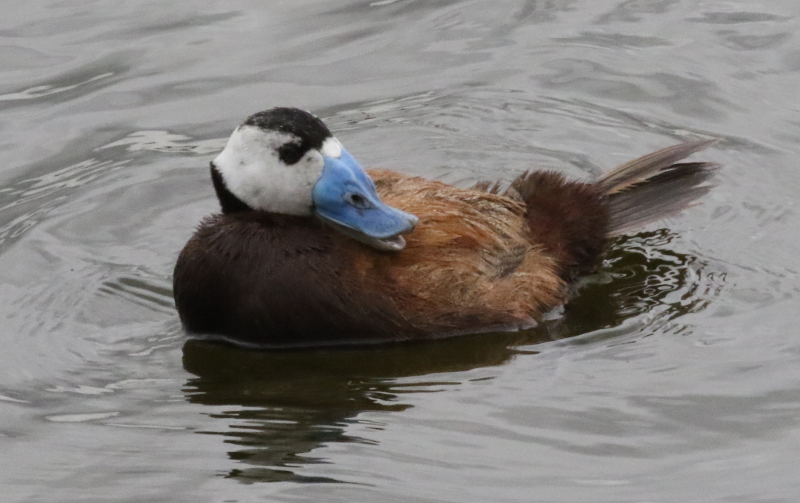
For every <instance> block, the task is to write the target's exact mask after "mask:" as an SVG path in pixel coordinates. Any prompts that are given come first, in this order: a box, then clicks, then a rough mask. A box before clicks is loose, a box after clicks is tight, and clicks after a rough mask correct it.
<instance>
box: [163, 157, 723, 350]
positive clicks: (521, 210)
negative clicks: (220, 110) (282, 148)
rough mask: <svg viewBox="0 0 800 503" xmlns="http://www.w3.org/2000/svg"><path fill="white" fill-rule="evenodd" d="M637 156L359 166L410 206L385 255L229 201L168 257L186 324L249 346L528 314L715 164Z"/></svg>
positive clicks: (450, 330) (361, 338)
mask: <svg viewBox="0 0 800 503" xmlns="http://www.w3.org/2000/svg"><path fill="white" fill-rule="evenodd" d="M709 143H710V142H695V143H687V144H683V145H678V146H676V147H671V148H670V149H664V150H662V151H659V152H656V153H654V154H651V155H650V156H645V157H644V158H641V159H637V160H636V161H633V162H631V163H628V164H626V165H624V166H621V167H619V168H617V169H616V170H614V171H612V172H610V173H608V174H607V175H605V176H604V177H601V178H600V179H598V180H596V181H594V182H592V183H584V182H577V181H566V180H565V179H564V178H563V177H562V176H561V175H558V174H555V173H551V172H534V173H531V174H525V175H523V176H521V177H519V178H518V179H517V180H515V181H514V182H513V183H512V185H511V188H510V189H508V190H507V191H506V192H505V193H504V194H498V193H497V192H498V191H497V190H496V188H495V189H490V188H489V185H488V184H482V185H480V186H479V187H476V188H473V189H459V188H455V187H452V186H449V185H446V184H443V183H440V182H435V181H429V180H425V179H423V178H418V177H406V176H403V175H400V174H398V173H394V172H391V171H386V170H372V171H369V174H370V176H371V177H372V178H373V180H374V181H375V184H376V186H377V189H378V193H379V195H380V197H381V199H382V200H383V201H385V202H386V203H387V204H389V205H390V206H393V207H397V208H399V209H401V210H404V211H407V212H409V213H412V214H414V215H416V216H417V217H419V225H418V226H417V227H416V229H415V230H414V231H413V232H412V233H411V234H408V235H407V236H406V241H407V245H406V248H405V249H404V250H402V251H400V252H398V253H391V252H380V251H376V250H374V249H372V248H370V247H368V246H366V245H363V244H361V243H359V242H357V241H354V240H353V239H351V238H349V237H347V236H345V235H344V234H341V233H339V232H337V231H336V230H334V229H332V228H330V227H326V226H324V225H323V224H321V223H319V222H317V221H316V220H313V219H311V218H304V217H291V216H283V215H276V214H271V213H266V212H259V211H242V212H233V213H228V214H221V215H215V216H212V217H209V218H207V219H206V220H204V221H203V222H202V223H201V225H200V228H199V229H198V231H197V232H196V233H195V235H194V236H193V237H192V239H191V240H190V241H189V242H188V243H187V245H186V247H185V248H184V250H183V252H182V253H181V256H180V258H179V259H178V263H177V265H176V268H175V276H174V284H175V299H176V304H177V307H178V310H179V312H180V314H181V319H182V321H183V323H184V325H185V326H186V328H187V330H189V331H190V332H193V333H196V334H206V335H208V336H212V337H222V338H225V339H228V340H231V341H233V342H237V343H241V344H252V345H260V346H284V345H315V344H342V343H353V342H379V341H391V340H395V341H396V340H407V339H415V338H431V337H443V336H450V335H457V334H463V333H474V332H481V331H491V330H512V329H519V328H524V327H529V326H532V325H534V324H535V323H536V320H538V319H539V317H540V316H541V315H542V314H543V313H544V312H546V311H548V310H550V309H552V308H554V307H556V306H558V305H560V304H563V303H564V302H566V301H567V293H568V292H567V290H568V288H567V287H568V285H569V283H570V282H571V281H572V280H573V279H575V278H576V277H578V276H580V275H582V274H587V273H589V272H591V271H592V270H593V269H594V268H596V266H597V265H598V264H599V262H600V260H601V258H602V253H603V250H604V248H605V246H606V244H607V239H608V238H609V237H610V236H613V235H615V234H618V233H620V232H623V231H626V230H628V229H629V228H631V227H635V226H638V225H642V224H644V223H647V222H650V221H653V220H655V219H658V218H662V217H664V216H667V215H669V214H672V213H675V212H677V211H679V210H681V209H683V208H684V207H685V206H686V205H687V204H688V203H689V202H691V201H692V200H694V199H695V198H697V197H698V196H699V195H702V194H703V193H705V192H706V191H707V188H706V187H702V186H698V185H699V184H701V183H702V182H703V181H705V180H706V179H708V178H709V177H710V176H711V175H712V174H713V172H714V171H715V170H716V166H715V165H711V164H707V163H685V164H675V162H676V161H677V160H679V159H681V158H683V157H685V156H687V155H689V154H691V153H692V152H694V151H696V150H699V149H701V148H704V147H705V146H707V145H708V144H709Z"/></svg>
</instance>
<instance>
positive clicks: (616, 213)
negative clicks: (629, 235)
mask: <svg viewBox="0 0 800 503" xmlns="http://www.w3.org/2000/svg"><path fill="white" fill-rule="evenodd" d="M716 142H717V140H715V139H714V140H700V141H693V142H687V143H682V144H680V145H674V146H672V147H667V148H665V149H661V150H658V151H656V152H653V153H652V154H648V155H646V156H643V157H640V158H638V159H634V160H633V161H630V162H627V163H625V164H623V165H622V166H619V167H617V168H615V169H613V170H611V171H609V172H608V173H605V174H603V175H601V176H600V177H599V178H598V179H597V180H596V181H595V182H594V186H595V187H597V188H598V189H600V191H601V193H602V194H603V196H604V198H605V201H606V207H607V208H608V210H609V213H610V217H611V221H610V224H609V227H608V231H607V236H609V237H613V236H618V235H620V234H624V233H626V232H628V231H631V230H634V229H636V228H639V227H642V226H644V225H646V224H648V223H650V222H654V221H656V220H660V219H662V218H665V217H668V216H671V215H674V214H676V213H679V212H681V211H682V210H684V209H686V208H688V207H690V206H691V205H692V203H693V202H694V201H695V200H696V199H698V198H699V197H701V196H703V195H704V194H706V193H707V192H708V191H709V190H711V188H712V186H711V185H709V184H705V182H707V181H708V180H709V179H710V178H711V177H712V176H714V174H715V173H716V172H717V171H718V170H719V169H720V168H721V167H722V166H721V165H720V164H717V163H713V162H685V163H681V162H678V161H680V160H682V159H683V158H685V157H688V156H689V155H691V154H693V153H695V152H698V151H700V150H703V149H705V148H707V147H709V146H710V145H712V144H714V143H716Z"/></svg>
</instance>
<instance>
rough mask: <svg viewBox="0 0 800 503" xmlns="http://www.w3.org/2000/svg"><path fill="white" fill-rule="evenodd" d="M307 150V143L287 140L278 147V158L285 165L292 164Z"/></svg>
mask: <svg viewBox="0 0 800 503" xmlns="http://www.w3.org/2000/svg"><path fill="white" fill-rule="evenodd" d="M307 151H308V145H303V144H302V143H295V142H289V143H284V144H283V145H281V146H280V147H278V158H279V159H280V160H281V161H283V162H284V164H286V165H292V164H294V163H296V162H297V161H299V160H300V159H302V157H303V155H305V153H306V152H307Z"/></svg>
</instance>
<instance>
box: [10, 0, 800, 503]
mask: <svg viewBox="0 0 800 503" xmlns="http://www.w3.org/2000/svg"><path fill="white" fill-rule="evenodd" d="M3 10H4V13H3V16H2V20H1V21H0V37H1V38H0V75H1V76H2V79H0V114H1V115H0V158H1V161H2V164H1V165H2V166H3V168H2V170H0V182H1V183H0V187H1V188H0V317H1V319H2V321H3V323H2V325H1V326H2V328H1V329H0V340H1V341H2V347H3V351H2V352H0V453H2V454H0V495H2V496H0V499H1V500H2V501H4V502H5V501H14V502H16V501H25V502H40V501H41V502H44V501H47V502H50V501H59V502H61V501H63V502H72V501H97V502H107V501H129V502H143V501H148V502H149V501H153V502H155V501H171V502H177V501H187V502H189V501H191V502H198V501H199V502H205V501H208V502H223V501H225V502H233V501H242V502H244V501H314V502H316V501H343V502H344V501H346V502H352V501H365V502H366V501H369V502H389V501H392V502H396V501H419V502H434V501H436V502H439V501H446V502H458V503H463V502H487V501H492V502H500V501H502V502H512V501H514V502H517V501H518V502H531V501H541V502H555V501H569V502H638V503H645V502H684V501H719V502H794V501H797V498H798V494H800V471H799V470H798V462H797V459H798V453H800V333H799V332H800V330H798V328H797V321H798V312H800V281H798V276H799V273H798V271H799V270H800V258H798V251H797V250H798V247H800V235H798V229H800V218H799V217H798V212H797V207H796V202H797V201H798V199H799V198H798V195H797V194H798V192H800V170H799V168H798V161H797V150H798V147H797V145H798V140H800V105H798V96H800V95H798V89H799V88H800V49H798V47H800V43H799V42H800V35H798V24H799V23H800V4H798V3H797V2H796V1H794V0H772V1H770V2H752V1H747V0H726V1H722V0H719V1H716V0H715V1H704V2H696V1H690V0H629V1H620V0H542V1H535V0H530V1H526V2H525V1H507V2H477V1H476V2H459V1H427V2H422V1H410V0H395V1H391V0H383V1H372V2H370V1H369V0H364V1H352V0H349V1H328V2H321V1H316V2H314V1H303V2H280V3H278V2H271V3H270V2H247V1H237V2H211V1H193V2H171V3H169V2H123V1H109V0H99V1H94V2H90V1H86V2H63V1H62V2H56V1H53V2H44V1H33V2H27V3H24V4H23V3H21V2H19V3H14V4H9V5H6V6H4V9H3ZM275 105H295V106H302V107H304V108H307V109H310V110H313V111H315V112H316V113H318V114H319V115H321V116H323V117H325V118H326V120H327V121H328V123H329V124H330V125H331V127H332V129H333V130H334V132H335V133H336V134H337V136H338V137H339V138H340V139H341V140H342V141H343V143H344V144H345V145H346V146H347V147H348V149H349V150H350V151H351V152H352V153H353V154H354V155H356V157H358V158H359V159H360V160H361V161H362V162H363V164H365V165H370V166H384V167H392V168H397V169H400V170H402V171H405V172H407V173H414V174H423V175H425V176H428V177H432V178H438V179H442V180H445V181H448V182H451V183H456V184H468V183H471V182H474V181H476V180H478V179H486V178H490V179H491V178H499V179H503V180H510V179H511V178H513V177H514V176H516V175H517V174H519V173H521V172H522V171H524V170H525V169H528V168H530V167H535V166H539V167H545V168H552V169H557V170H560V171H562V172H564V173H567V174H569V175H571V176H576V177H587V176H589V175H592V174H595V173H598V172H600V171H602V170H604V169H608V168H610V167H612V166H614V165H616V164H619V163H621V162H624V161H627V160H629V159H630V158H632V157H635V156H638V155H641V154H644V153H647V152H649V151H651V150H655V149H657V148H660V147H664V146H668V145H671V144H673V143H676V142H678V141H680V140H681V139H685V138H699V137H707V136H714V137H718V138H720V139H721V142H720V143H719V144H718V145H717V146H715V147H713V148H712V149H710V150H709V151H708V152H705V153H703V154H702V155H701V156H699V157H698V158H700V157H702V158H703V159H707V160H714V161H718V162H722V163H724V164H725V165H726V168H725V169H724V171H722V172H721V174H720V175H719V177H718V182H719V186H718V187H717V188H716V189H715V190H714V191H713V192H712V193H711V194H709V196H708V197H707V198H705V201H704V205H702V206H699V207H697V208H694V209H692V210H691V211H689V212H688V213H686V214H684V215H683V216H681V217H679V218H675V219H671V220H669V221H666V222H664V223H663V224H662V225H660V226H658V225H657V226H654V227H652V228H649V229H647V231H646V232H643V233H641V234H639V235H636V236H631V237H628V238H625V239H622V240H620V242H619V243H617V246H616V247H615V249H614V250H613V251H612V252H611V253H610V254H609V256H608V260H607V263H606V265H605V267H604V268H603V269H602V271H600V273H599V274H598V275H596V276H594V277H593V278H591V279H590V280H589V281H588V283H587V284H586V285H585V286H584V288H583V290H582V291H581V294H580V296H579V297H578V298H577V299H576V300H575V301H574V302H573V303H571V304H570V305H569V306H568V307H567V308H566V310H565V312H564V313H563V315H562V316H559V317H555V319H553V320H551V321H548V322H547V323H545V324H543V325H542V326H541V327H539V328H537V329H536V330H533V331H531V332H528V333H522V334H519V333H518V334H502V335H494V336H491V335H490V336H477V337H468V338H463V339H458V340H450V341H437V342H433V343H429V344H416V345H401V346H389V347H383V348H377V349H368V350H367V349H351V350H342V351H315V352H300V353H292V352H284V353H249V352H244V351H238V350H233V349H227V348H221V347H217V346H210V345H206V344H203V343H199V342H193V341H188V342H187V339H186V337H185V335H184V334H183V333H182V331H181V328H180V325H179V323H178V320H177V316H176V314H175V312H174V307H173V303H172V298H171V272H172V266H173V263H174V260H175V258H176V256H177V253H178V251H179V250H180V248H181V247H182V245H183V243H184V242H185V241H186V239H187V238H188V237H189V235H190V234H191V232H192V230H193V227H194V226H195V224H196V223H197V221H198V220H199V219H200V218H201V217H202V216H203V215H206V214H208V213H211V212H213V211H215V210H216V208H217V205H216V201H215V199H214V196H213V192H212V189H211V184H210V183H209V180H208V172H207V165H208V162H209V160H210V159H211V158H212V157H213V155H215V153H216V152H217V151H218V150H219V149H220V148H221V146H222V145H223V144H224V141H225V139H226V137H227V135H228V134H229V133H230V131H231V130H232V129H233V127H234V126H235V125H237V124H238V123H239V122H241V121H242V120H243V119H244V117H246V116H247V115H249V114H251V113H253V112H256V111H259V110H261V109H264V108H268V107H271V106H275ZM667 229H669V230H667Z"/></svg>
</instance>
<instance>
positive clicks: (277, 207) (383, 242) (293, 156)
mask: <svg viewBox="0 0 800 503" xmlns="http://www.w3.org/2000/svg"><path fill="white" fill-rule="evenodd" d="M211 177H212V179H213V181H214V188H215V189H216V191H217V197H218V198H219V201H220V204H221V205H222V211H223V212H225V213H232V212H236V211H252V210H257V211H267V212H271V213H282V214H286V215H300V216H308V217H317V218H319V219H321V220H323V221H324V222H326V223H328V224H330V225H332V226H333V227H335V228H336V229H337V230H339V231H340V232H343V233H344V234H347V235H348V236H350V237H352V238H354V239H357V240H358V241H361V242H363V243H365V244H368V245H370V246H372V247H374V248H377V249H379V250H388V251H399V250H402V249H403V247H404V246H405V240H404V239H403V237H402V234H406V233H408V232H411V231H412V230H413V229H414V226H415V225H416V224H417V222H418V221H419V220H418V219H417V217H415V216H414V215H411V214H409V213H406V212H404V211H400V210H398V209H396V208H392V207H391V206H387V205H386V204H384V203H383V202H382V201H381V200H380V198H379V197H378V194H377V192H376V191H375V184H374V183H373V182H372V179H371V178H370V177H369V176H368V175H367V174H366V173H365V172H364V169H363V168H362V167H361V166H360V165H359V164H358V161H356V160H355V158H353V156H352V155H350V153H349V152H348V151H347V150H345V149H344V147H343V146H342V144H341V143H339V140H337V139H336V138H334V137H333V135H332V134H331V132H330V130H329V129H328V128H327V127H326V126H325V124H323V122H322V121H321V120H319V119H318V118H317V117H315V116H314V115H312V114H310V113H308V112H305V111H303V110H298V109H296V108H273V109H272V110H267V111H264V112H259V113H257V114H255V115H252V116H250V117H249V118H248V119H247V120H246V121H245V122H244V124H242V125H241V126H239V127H238V128H236V130H235V131H234V132H233V134H232V135H231V137H230V139H229V140H228V144H227V145H226V146H225V149H224V150H223V151H222V153H220V154H219V155H218V156H217V158H216V159H214V160H213V161H212V162H211Z"/></svg>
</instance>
